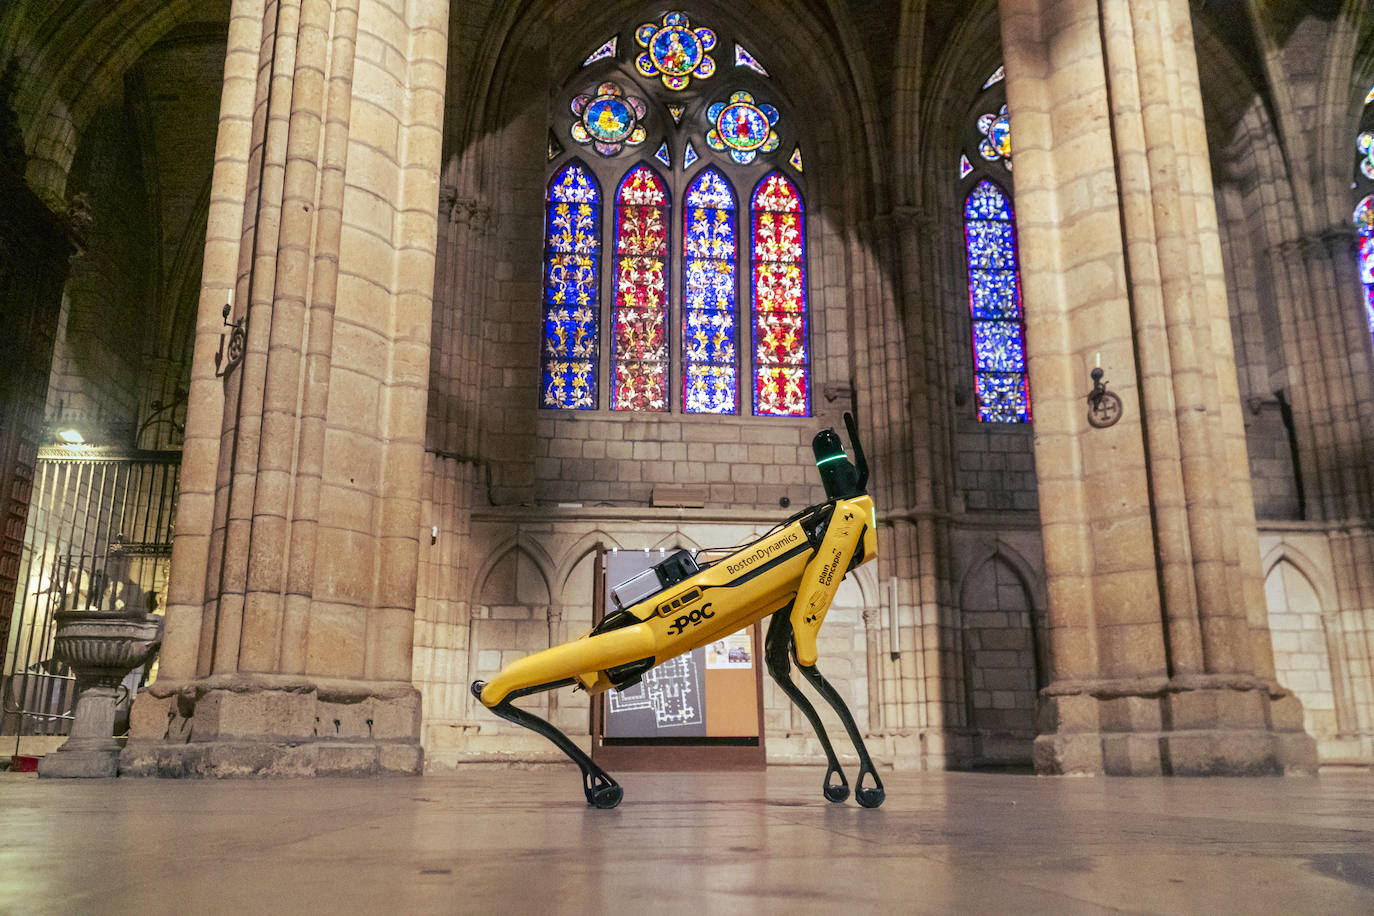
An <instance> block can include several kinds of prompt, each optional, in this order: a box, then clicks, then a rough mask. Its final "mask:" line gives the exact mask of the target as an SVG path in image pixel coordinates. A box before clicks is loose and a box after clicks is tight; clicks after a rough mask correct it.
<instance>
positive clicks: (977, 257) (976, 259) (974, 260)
mask: <svg viewBox="0 0 1374 916" xmlns="http://www.w3.org/2000/svg"><path fill="white" fill-rule="evenodd" d="M964 228H965V233H964V234H965V235H966V236H967V241H968V258H969V266H970V267H972V268H974V269H988V268H991V269H994V270H1015V269H1016V236H1015V233H1014V232H1013V230H1012V225H1011V223H1004V222H1001V221H994V220H969V221H968V222H966V223H965V224H964Z"/></svg>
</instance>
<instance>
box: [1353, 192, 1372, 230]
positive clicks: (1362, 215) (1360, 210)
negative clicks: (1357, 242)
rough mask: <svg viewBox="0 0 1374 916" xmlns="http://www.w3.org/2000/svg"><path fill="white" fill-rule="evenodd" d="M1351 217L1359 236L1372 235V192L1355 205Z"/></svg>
mask: <svg viewBox="0 0 1374 916" xmlns="http://www.w3.org/2000/svg"><path fill="white" fill-rule="evenodd" d="M1353 219H1354V221H1355V231H1356V232H1358V233H1359V234H1360V237H1361V238H1369V237H1370V236H1374V194H1370V195H1369V196H1367V197H1366V198H1365V199H1364V200H1362V201H1360V202H1359V203H1358V204H1356V205H1355V213H1354V216H1353Z"/></svg>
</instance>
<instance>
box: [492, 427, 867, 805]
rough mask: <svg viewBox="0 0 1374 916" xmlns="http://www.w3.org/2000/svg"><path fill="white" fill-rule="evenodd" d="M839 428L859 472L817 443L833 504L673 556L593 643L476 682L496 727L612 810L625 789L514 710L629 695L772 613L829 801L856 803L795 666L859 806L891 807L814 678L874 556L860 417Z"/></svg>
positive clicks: (634, 584)
mask: <svg viewBox="0 0 1374 916" xmlns="http://www.w3.org/2000/svg"><path fill="white" fill-rule="evenodd" d="M844 421H845V426H846V427H848V429H849V439H850V442H851V443H852V444H853V446H854V460H855V461H856V462H857V464H858V467H857V468H856V467H855V466H854V464H851V463H850V461H849V459H848V458H847V457H846V456H845V453H844V447H843V446H842V445H841V443H840V437H839V436H837V435H836V434H835V431H834V430H831V429H826V430H822V431H821V432H820V433H818V434H817V435H816V438H815V439H814V440H813V441H812V444H811V445H812V449H813V450H814V451H815V453H816V466H817V469H818V470H819V471H820V475H821V482H822V484H824V486H825V494H826V496H827V497H828V499H827V500H826V501H825V502H824V503H820V504H819V505H815V506H808V507H807V508H805V509H803V510H802V511H800V512H798V513H797V514H795V515H793V516H792V517H791V518H789V519H787V520H786V521H784V522H782V523H781V524H779V525H778V526H777V527H775V528H774V529H773V530H772V531H770V532H769V533H768V534H765V535H764V536H763V537H761V538H759V539H758V540H756V541H754V542H753V543H752V544H748V545H746V546H744V547H741V548H739V549H738V550H735V551H733V552H732V553H730V554H729V555H728V556H725V557H722V558H720V559H718V560H715V561H713V562H709V563H705V564H699V563H698V556H694V555H693V554H692V553H691V552H689V551H686V550H680V551H678V552H677V553H675V554H673V555H672V556H670V557H668V558H667V559H665V560H663V561H662V562H661V563H659V564H658V565H656V566H654V567H652V568H650V569H648V570H646V571H645V572H643V573H641V574H639V575H638V576H635V577H634V578H632V579H629V580H627V581H625V582H622V583H621V584H620V585H618V586H616V587H615V589H614V590H613V594H614V598H615V602H616V605H617V609H616V610H614V611H612V612H610V613H608V614H607V615H606V616H605V617H604V618H603V619H602V620H601V622H600V623H599V624H597V625H596V626H595V627H594V628H593V629H592V630H591V631H590V632H589V633H587V634H585V635H584V636H582V637H580V638H578V639H575V640H573V641H572V642H568V643H564V644H563V645H561V646H554V647H552V648H549V649H545V650H544V651H542V652H536V653H535V654H533V655H529V656H526V657H525V658H522V659H519V660H517V661H515V662H514V663H512V664H511V665H510V666H508V667H507V668H506V669H505V670H503V671H501V672H500V673H499V674H497V675H496V676H495V677H493V678H492V679H491V681H489V682H486V681H474V682H473V683H472V694H473V696H475V697H477V698H478V699H479V700H481V701H482V704H483V705H484V706H486V707H487V708H489V709H490V710H491V711H492V712H494V713H496V714H497V715H498V716H500V717H501V718H503V719H505V720H507V721H509V722H514V723H515V724H516V725H522V726H524V727H525V728H528V729H530V730H532V731H535V732H538V733H539V734H541V735H543V736H544V737H546V738H548V739H549V740H550V741H552V742H553V743H554V744H555V745H557V746H558V748H559V749H560V750H562V751H563V753H565V754H567V755H568V756H569V757H570V758H572V760H573V762H574V763H576V764H577V765H578V767H580V768H581V770H582V782H583V791H584V792H585V794H586V796H587V804H589V805H595V806H596V807H598V808H614V807H615V806H616V805H618V804H620V799H621V797H622V795H623V791H624V790H622V789H621V787H620V784H619V783H617V782H616V781H615V780H614V779H612V778H611V777H610V776H609V775H607V773H606V772H605V771H604V770H602V769H601V768H600V767H598V766H597V765H596V764H595V763H593V762H592V759H591V758H590V757H588V756H587V754H585V753H584V752H583V751H582V749H581V748H579V747H578V746H577V745H576V744H574V743H573V742H572V739H570V738H569V737H568V736H567V735H565V734H563V732H561V731H559V730H558V729H557V728H555V727H554V726H553V725H552V724H550V723H549V722H547V721H545V720H544V719H541V718H539V717H538V716H536V715H534V714H532V713H529V712H526V711H525V710H523V709H517V708H516V707H515V706H513V705H512V704H511V701H512V700H516V699H519V698H520V697H524V696H529V695H530V694H532V693H539V692H541V691H544V690H555V689H557V688H559V687H567V686H574V687H579V688H582V689H585V690H586V691H587V692H588V693H593V694H595V693H600V692H601V691H604V690H606V689H608V688H614V689H616V690H622V689H624V688H626V687H631V686H633V685H634V684H636V683H638V682H639V680H640V678H641V677H642V676H643V674H644V672H646V671H648V670H649V669H651V668H653V667H654V666H655V665H659V664H662V663H663V662H665V661H667V660H668V659H670V658H676V657H677V656H679V655H682V654H683V653H685V652H690V651H691V650H693V649H696V648H699V647H701V646H704V645H706V644H708V643H711V642H714V641H715V640H718V639H721V638H723V637H725V636H728V635H729V634H731V633H733V632H735V631H736V630H740V629H743V628H744V627H746V626H748V625H749V624H751V623H755V622H757V621H760V620H762V619H763V618H764V617H767V616H768V615H770V614H771V615H772V620H771V622H770V623H769V626H768V635H767V637H766V638H765V641H764V659H765V661H766V663H767V665H768V673H769V674H771V675H772V676H773V679H774V680H775V681H777V682H778V686H779V687H780V688H782V691H783V692H784V693H785V694H787V696H788V697H789V698H791V700H792V702H794V703H796V704H797V706H798V707H800V708H801V711H802V712H803V713H805V715H806V718H807V720H808V721H810V723H811V726H812V728H814V729H815V730H816V736H817V737H818V738H819V739H820V742H821V747H822V748H824V749H825V756H826V760H827V761H828V763H829V768H828V769H827V770H826V774H825V780H824V782H823V783H822V791H823V792H824V794H825V797H826V799H828V800H829V801H832V802H842V801H844V800H845V799H846V798H848V797H849V782H848V780H847V779H845V775H844V771H843V770H842V769H840V764H839V761H838V760H837V759H836V757H835V751H834V749H833V748H832V747H831V746H830V739H829V738H828V737H827V736H826V733H825V729H824V727H823V726H822V725H821V720H820V717H819V716H818V715H817V714H816V709H815V707H814V706H812V705H811V701H810V700H808V699H807V698H806V696H805V695H804V694H803V693H802V692H801V690H800V688H799V687H798V686H797V685H796V684H795V683H793V681H792V677H791V670H792V665H791V661H790V660H789V656H791V658H792V659H795V660H796V663H797V667H798V668H800V669H801V673H802V675H803V676H804V677H805V678H806V680H807V681H808V682H810V684H811V686H812V687H814V688H815V689H816V690H817V691H818V692H819V693H820V695H821V696H822V697H824V698H825V700H826V702H827V703H829V704H830V706H831V707H832V708H834V710H835V712H836V713H837V714H838V715H839V717H840V720H841V721H842V722H843V723H844V727H845V731H847V732H848V733H849V737H850V740H852V741H853V742H854V749H855V750H856V751H858V754H859V777H858V780H857V781H856V783H855V792H854V795H855V798H856V799H857V800H858V802H859V804H860V805H862V806H864V807H865V808H876V807H878V806H879V805H881V804H882V803H883V798H884V797H885V793H884V791H883V784H882V780H880V779H879V778H878V773H877V771H876V770H875V769H874V767H873V761H872V760H871V759H870V758H869V756H868V750H867V749H866V748H865V747H864V743H863V737H862V736H861V735H860V734H859V728H858V726H857V725H855V723H854V717H853V716H852V715H851V714H850V712H849V708H848V707H847V706H846V705H845V703H844V700H843V699H842V698H841V697H840V695H839V694H838V693H837V692H836V691H835V688H834V687H833V686H831V685H830V683H829V682H828V681H826V679H825V678H824V677H822V676H821V673H820V671H818V670H817V669H816V656H817V651H816V635H817V633H818V632H819V631H820V628H821V624H822V623H824V622H825V614H826V611H828V610H829V609H830V602H831V601H832V600H834V598H835V591H836V590H837V589H838V588H839V587H840V580H841V579H843V578H844V576H845V574H846V573H847V572H848V571H849V570H851V569H854V568H855V567H857V566H859V565H860V564H862V563H867V562H869V561H870V560H873V559H875V558H876V557H877V556H878V540H877V532H876V531H875V528H876V520H875V514H874V507H873V500H872V499H871V498H870V497H869V496H868V493H867V491H866V488H867V485H868V463H867V462H866V461H865V460H864V454H863V448H862V447H861V446H860V444H859V437H858V429H857V428H856V425H855V423H854V417H853V416H852V415H850V414H845V415H844ZM833 777H838V781H835V780H834V779H833ZM865 778H871V779H872V782H873V784H872V785H871V786H865V785H864V780H865Z"/></svg>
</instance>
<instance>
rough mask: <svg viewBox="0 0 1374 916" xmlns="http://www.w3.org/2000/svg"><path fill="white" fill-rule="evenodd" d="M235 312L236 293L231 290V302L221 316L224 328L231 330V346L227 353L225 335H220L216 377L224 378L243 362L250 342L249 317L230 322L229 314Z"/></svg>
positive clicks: (216, 357)
mask: <svg viewBox="0 0 1374 916" xmlns="http://www.w3.org/2000/svg"><path fill="white" fill-rule="evenodd" d="M233 310H234V291H233V290H232V289H231V290H229V301H228V302H226V303H224V311H223V312H221V313H220V314H221V316H222V317H223V319H224V326H225V327H226V328H228V329H229V346H228V349H227V351H226V348H225V345H224V335H223V334H220V335H219V352H218V353H216V354H215V376H216V377H217V378H224V377H225V376H226V375H228V374H229V373H230V372H233V371H234V367H235V366H237V365H238V364H239V363H241V362H243V348H244V344H245V343H247V341H248V330H247V327H248V316H247V315H244V316H242V317H241V318H239V320H238V321H230V320H229V313H230V312H232V311H233Z"/></svg>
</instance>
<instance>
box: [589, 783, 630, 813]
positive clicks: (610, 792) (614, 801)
mask: <svg viewBox="0 0 1374 916" xmlns="http://www.w3.org/2000/svg"><path fill="white" fill-rule="evenodd" d="M606 778H607V779H610V777H609V776H608V777H606ZM624 797H625V790H624V789H622V788H621V787H620V784H619V783H617V782H615V781H614V780H612V781H611V784H610V785H608V786H601V787H600V788H597V789H588V790H587V804H589V805H591V806H592V807H594V808H614V807H615V806H616V805H618V804H620V800H621V799H622V798H624Z"/></svg>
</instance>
